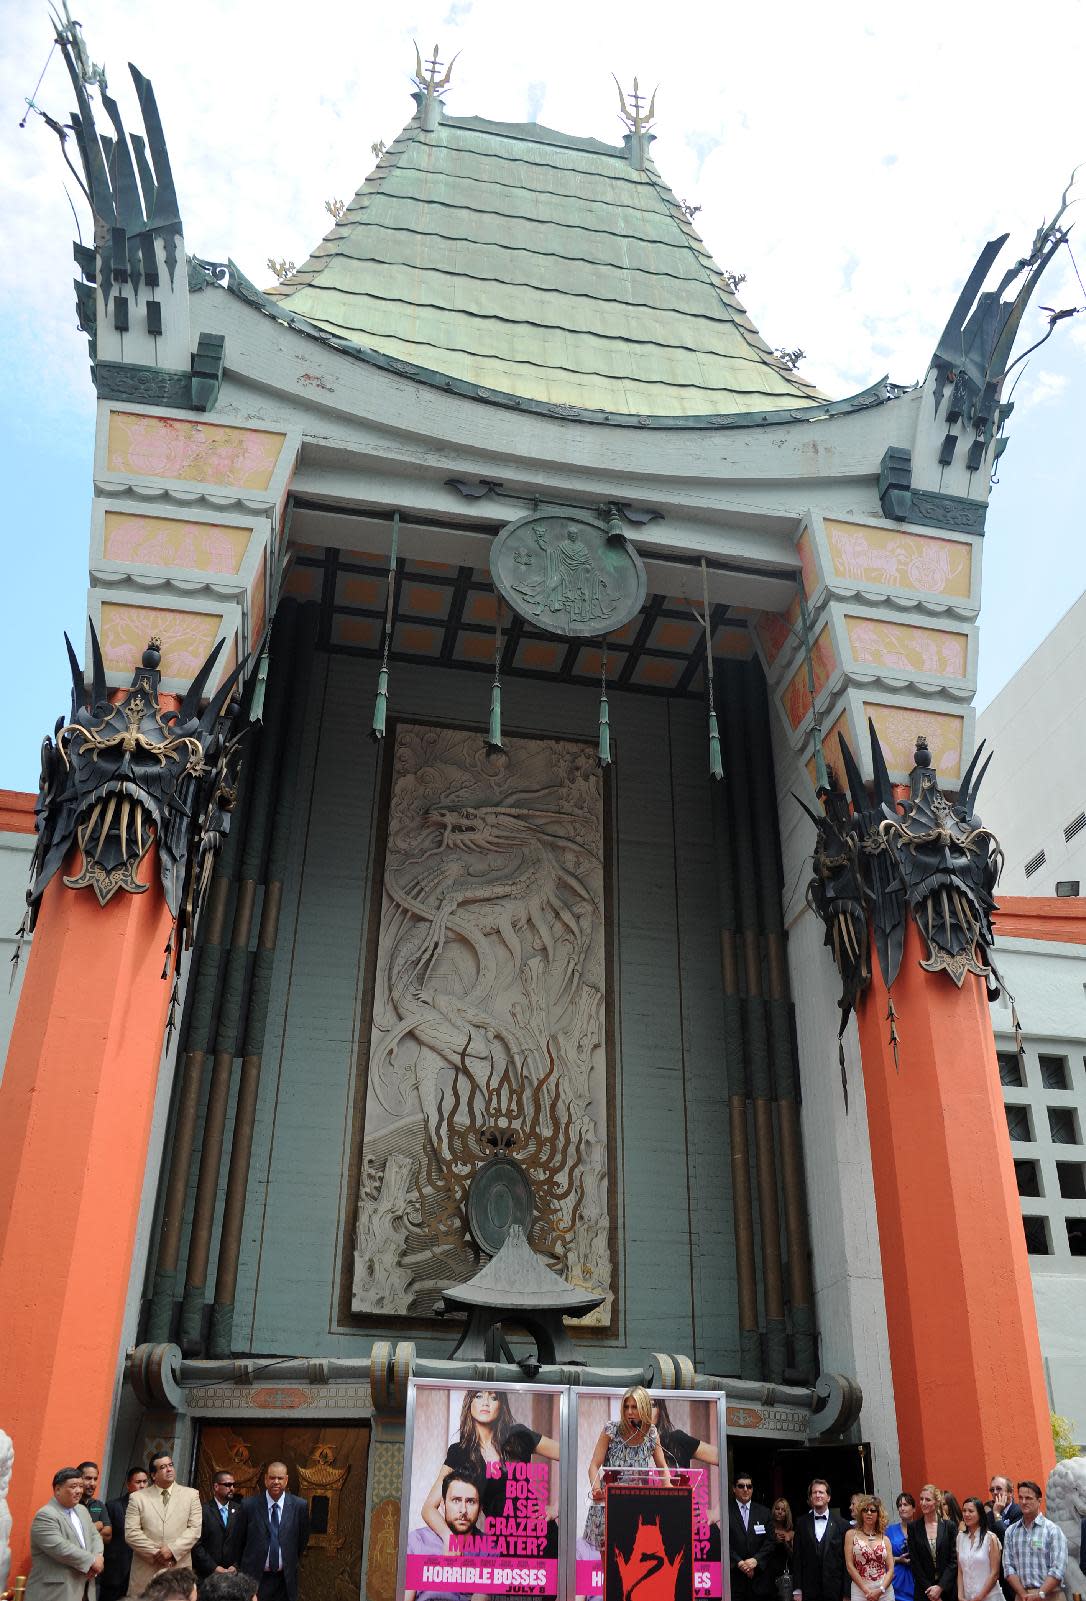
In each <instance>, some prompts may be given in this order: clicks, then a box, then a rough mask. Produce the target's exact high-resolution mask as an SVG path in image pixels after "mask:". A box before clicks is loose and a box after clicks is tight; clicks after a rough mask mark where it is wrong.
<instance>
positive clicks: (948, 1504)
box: [943, 1490, 962, 1527]
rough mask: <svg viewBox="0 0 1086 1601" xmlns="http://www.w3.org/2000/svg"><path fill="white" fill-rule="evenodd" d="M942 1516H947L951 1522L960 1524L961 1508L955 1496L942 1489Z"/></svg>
mask: <svg viewBox="0 0 1086 1601" xmlns="http://www.w3.org/2000/svg"><path fill="white" fill-rule="evenodd" d="M943 1516H944V1518H949V1519H950V1521H951V1523H953V1524H955V1525H957V1526H958V1527H960V1526H961V1521H962V1509H961V1507H960V1505H959V1504H958V1498H957V1496H954V1495H951V1493H950V1491H949V1490H944V1491H943Z"/></svg>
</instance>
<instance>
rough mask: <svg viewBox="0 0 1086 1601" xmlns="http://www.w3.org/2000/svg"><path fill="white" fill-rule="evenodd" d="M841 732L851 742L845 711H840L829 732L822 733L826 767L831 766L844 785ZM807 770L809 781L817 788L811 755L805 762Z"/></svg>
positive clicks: (816, 777)
mask: <svg viewBox="0 0 1086 1601" xmlns="http://www.w3.org/2000/svg"><path fill="white" fill-rule="evenodd" d="M842 734H844V736H845V739H846V740H848V742H849V744H851V743H852V741H851V740H849V739H848V735H849V727H848V713H847V712H842V713H841V715H840V717H838V718H837V720H836V722H834V723H833V725H832V727H831V728H830V731H829V733H828V734H823V735H822V754H823V756H824V757H825V758H826V766H827V767H832V768H833V769H834V771H835V772H836V774H837V776H838V778H839V779H840V780H841V783H842V785H843V786H844V785H845V777H844V774H845V767H844V763H843V762H842V760H841V743H840V736H841V735H842ZM807 772H808V775H809V776H810V780H811V783H812V784H813V785H814V787H815V788H816V789H817V788H818V776H817V774H816V771H815V759H814V757H813V756H811V757H810V759H809V760H808V762H807ZM845 787H847V786H845Z"/></svg>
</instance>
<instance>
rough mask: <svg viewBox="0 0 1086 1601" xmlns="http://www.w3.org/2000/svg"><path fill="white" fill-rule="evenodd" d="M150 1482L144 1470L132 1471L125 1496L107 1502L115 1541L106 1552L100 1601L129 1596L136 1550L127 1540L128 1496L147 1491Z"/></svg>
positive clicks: (125, 1480)
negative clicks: (133, 1556)
mask: <svg viewBox="0 0 1086 1601" xmlns="http://www.w3.org/2000/svg"><path fill="white" fill-rule="evenodd" d="M149 1482H150V1481H149V1480H148V1478H147V1475H146V1473H145V1472H144V1471H143V1469H142V1468H129V1470H128V1472H127V1473H126V1474H125V1478H124V1494H123V1495H119V1496H117V1498H116V1500H114V1501H107V1502H106V1512H107V1513H108V1514H109V1522H110V1527H111V1528H112V1530H113V1538H112V1539H111V1540H110V1541H109V1543H108V1545H107V1546H106V1548H105V1551H104V1553H103V1556H104V1560H105V1567H104V1568H103V1569H102V1573H101V1577H100V1578H99V1580H98V1601H122V1597H124V1596H126V1595H127V1594H128V1579H129V1576H130V1574H131V1572H132V1547H131V1546H130V1545H129V1544H128V1542H127V1541H126V1540H125V1537H124V1515H125V1513H126V1512H127V1511H128V1497H129V1496H130V1495H132V1494H133V1493H134V1492H135V1491H136V1490H146V1488H147V1485H148V1483H149Z"/></svg>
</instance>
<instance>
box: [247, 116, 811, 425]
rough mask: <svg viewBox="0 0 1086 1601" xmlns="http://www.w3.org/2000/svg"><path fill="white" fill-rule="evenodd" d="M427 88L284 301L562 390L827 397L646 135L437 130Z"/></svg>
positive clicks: (762, 406)
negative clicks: (647, 150)
mask: <svg viewBox="0 0 1086 1601" xmlns="http://www.w3.org/2000/svg"><path fill="white" fill-rule="evenodd" d="M417 98H418V102H419V106H420V112H419V114H418V115H416V116H415V117H413V118H412V120H411V121H410V122H409V123H408V125H407V126H406V128H404V130H403V132H402V133H401V134H400V135H399V137H398V138H397V139H396V140H395V141H394V142H393V143H392V144H391V145H390V146H389V148H388V149H387V150H386V151H385V152H384V154H383V155H382V156H381V159H380V160H379V162H378V164H377V166H376V168H375V169H374V171H373V172H372V173H371V175H370V176H369V178H367V179H366V182H365V183H364V184H363V186H362V188H361V189H360V190H359V191H358V193H357V194H356V195H355V197H354V199H353V200H352V201H351V203H350V205H349V206H348V207H347V208H346V210H345V211H344V213H343V215H342V216H341V218H340V219H339V221H338V222H337V224H336V226H335V227H333V228H332V230H331V231H330V232H329V233H328V234H327V236H326V237H325V238H324V239H323V240H322V242H321V243H320V244H319V245H318V246H317V248H316V250H315V251H314V252H313V254H312V256H310V258H309V260H308V261H306V262H305V263H304V264H303V265H302V266H301V267H299V268H298V270H297V271H296V272H294V273H293V274H292V275H291V276H290V277H288V278H286V279H284V281H283V282H282V283H281V284H279V285H277V286H276V288H275V289H273V290H271V291H270V292H269V293H270V294H271V295H272V296H274V298H275V299H276V300H277V301H278V302H279V303H280V305H282V306H283V308H284V310H289V311H290V312H292V313H294V314H296V315H297V316H299V317H302V318H304V319H306V321H307V322H309V323H311V324H314V325H316V326H317V327H319V328H323V329H325V330H327V331H328V332H329V333H332V334H334V335H336V336H338V337H339V338H342V339H345V340H348V341H350V343H351V344H352V345H355V346H360V347H363V348H364V349H368V350H373V351H377V352H380V353H381V354H383V355H385V356H387V357H390V358H394V359H396V360H399V361H403V362H407V363H411V364H412V365H414V366H416V367H418V368H421V369H423V370H425V371H429V372H435V373H440V374H443V375H446V376H448V377H450V378H453V379H457V380H460V381H462V382H464V383H467V384H472V385H477V386H479V387H480V388H482V389H485V390H490V391H492V392H496V393H497V394H504V395H510V396H519V397H522V398H524V399H527V400H529V401H535V402H543V403H545V404H547V405H558V406H573V407H577V408H578V409H581V410H585V411H589V412H593V411H595V412H609V413H612V414H618V415H627V416H634V415H641V416H646V417H673V418H681V417H705V416H709V415H716V416H722V415H728V414H739V413H745V412H759V413H765V412H772V411H775V410H778V409H780V410H789V411H793V410H794V409H795V408H796V407H803V406H806V405H817V404H818V403H819V402H820V401H822V399H823V397H822V396H821V395H820V394H819V392H818V391H817V390H816V389H815V388H813V386H812V385H810V384H808V383H806V382H805V381H804V380H803V379H802V378H800V377H799V375H798V374H797V373H795V372H793V371H791V370H790V369H789V368H788V366H787V365H786V364H784V363H783V362H782V361H780V360H779V359H778V358H777V357H776V356H775V355H774V354H773V352H772V351H771V350H770V348H769V347H768V345H766V343H765V342H764V340H763V339H762V338H761V337H760V335H759V334H758V331H757V329H756V328H755V327H754V325H753V324H752V322H751V321H750V319H749V317H748V316H747V314H746V312H745V311H744V310H743V307H742V306H741V305H740V303H739V301H738V300H737V299H736V298H735V296H734V294H732V293H731V291H730V289H729V288H728V285H727V281H726V280H725V278H724V275H723V274H722V272H721V271H720V268H719V267H718V266H717V265H716V263H715V262H714V261H713V259H712V257H711V256H710V255H709V253H708V251H707V250H706V248H705V246H704V245H703V243H702V242H701V240H700V239H699V238H698V235H697V233H696V232H695V231H694V229H693V228H692V227H691V225H690V221H689V219H688V217H687V216H686V214H685V212H684V211H683V208H682V206H681V205H680V204H679V202H678V200H677V199H676V198H675V196H674V195H673V194H672V192H671V190H670V189H669V188H668V187H667V185H666V184H665V183H664V181H663V180H662V178H661V177H660V175H659V173H658V172H657V171H656V168H655V167H654V166H653V164H652V161H651V159H648V158H647V157H646V158H645V161H644V167H643V170H639V169H638V167H637V166H636V165H635V163H634V161H633V160H632V159H631V155H630V153H629V149H628V147H629V145H630V141H631V137H634V136H629V137H628V138H627V141H626V147H624V146H621V145H618V146H614V145H607V144H602V143H600V142H599V141H598V140H595V139H575V138H572V137H570V136H568V135H566V134H562V133H557V132H554V131H552V130H551V129H548V128H543V127H539V126H538V125H537V124H535V123H516V124H511V123H496V122H487V121H484V120H483V119H481V118H478V117H448V116H445V115H444V114H443V112H442V114H440V116H439V117H438V119H437V120H436V126H435V127H432V128H430V129H427V128H425V127H424V126H423V115H422V112H423V108H424V101H425V97H424V96H422V95H419V96H418V97H417ZM427 120H429V121H434V120H435V119H434V118H433V116H432V115H431V116H430V117H429V118H428V119H427ZM643 137H644V136H642V138H643ZM645 144H646V145H647V140H645Z"/></svg>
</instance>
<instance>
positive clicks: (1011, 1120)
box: [1004, 1106, 1033, 1141]
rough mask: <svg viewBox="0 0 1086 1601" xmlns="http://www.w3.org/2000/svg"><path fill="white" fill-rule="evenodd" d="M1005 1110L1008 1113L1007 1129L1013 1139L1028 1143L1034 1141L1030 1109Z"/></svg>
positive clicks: (1023, 1107) (1010, 1108) (1020, 1107)
mask: <svg viewBox="0 0 1086 1601" xmlns="http://www.w3.org/2000/svg"><path fill="white" fill-rule="evenodd" d="M1004 1110H1005V1111H1006V1113H1007V1128H1008V1131H1009V1132H1010V1136H1011V1139H1012V1140H1026V1141H1028V1140H1032V1138H1033V1119H1032V1118H1031V1117H1030V1115H1029V1107H1028V1106H1008V1107H1005V1108H1004Z"/></svg>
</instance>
